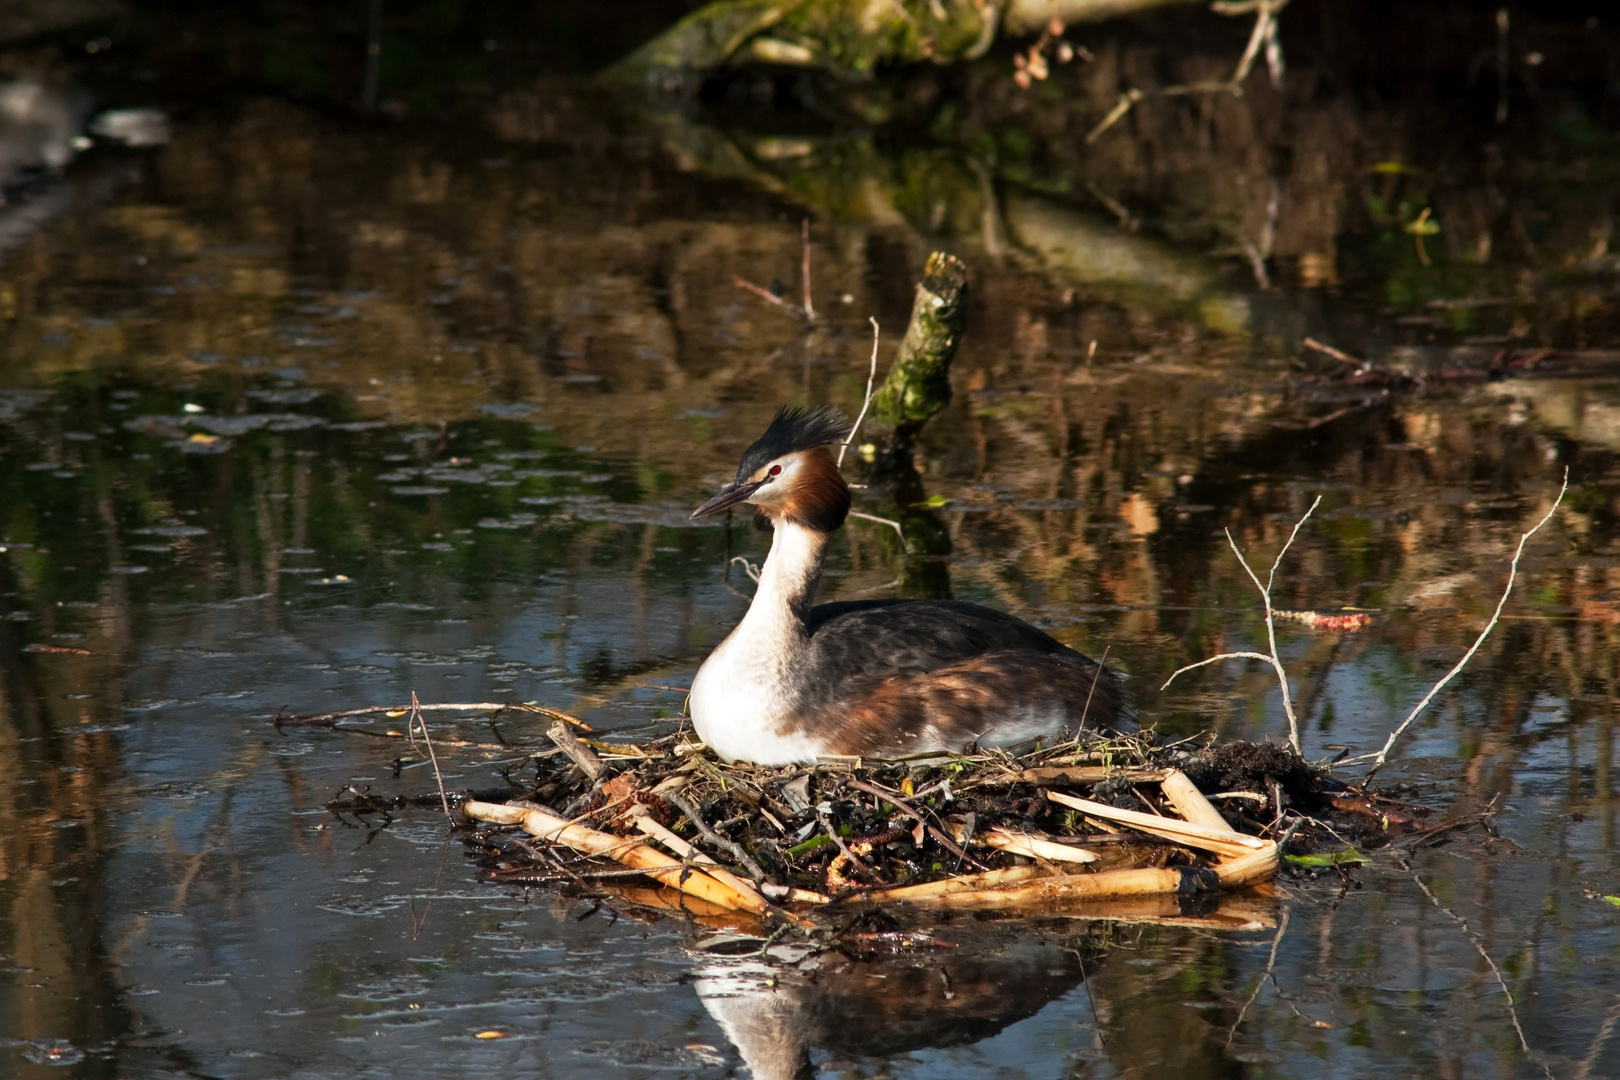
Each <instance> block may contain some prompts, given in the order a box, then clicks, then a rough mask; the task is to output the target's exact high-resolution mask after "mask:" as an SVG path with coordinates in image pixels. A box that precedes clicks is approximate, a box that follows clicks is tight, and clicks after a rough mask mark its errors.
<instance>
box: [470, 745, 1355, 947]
mask: <svg viewBox="0 0 1620 1080" xmlns="http://www.w3.org/2000/svg"><path fill="white" fill-rule="evenodd" d="M552 738H553V740H554V741H555V742H556V744H557V749H556V750H555V751H552V752H550V753H549V755H547V756H543V757H540V758H539V759H538V760H539V762H540V765H539V773H538V776H537V777H536V779H535V781H534V782H533V784H531V785H530V786H529V787H528V790H525V791H522V792H519V793H517V795H516V796H515V797H512V798H508V799H506V800H505V801H502V802H496V801H486V800H480V799H468V800H466V801H464V802H463V803H462V804H461V812H462V814H463V815H465V816H466V817H467V818H469V819H471V820H473V821H477V822H483V823H487V824H488V827H483V828H480V829H479V830H478V831H477V833H476V834H475V836H476V839H475V840H474V850H475V853H476V856H477V857H478V858H479V860H480V861H481V863H482V865H483V867H484V871H485V874H486V876H487V878H488V880H491V881H496V882H503V883H521V884H538V883H547V882H557V883H566V884H570V885H572V886H574V887H579V886H587V887H589V889H590V890H591V891H592V892H593V894H595V895H601V894H602V890H604V889H609V888H623V887H629V888H631V889H633V890H637V891H635V894H634V896H633V897H632V898H633V899H636V900H637V901H638V902H646V901H647V900H648V899H649V897H653V896H661V897H662V899H661V900H659V901H658V902H657V906H666V907H686V908H688V909H691V908H692V905H698V906H699V907H701V908H704V910H707V909H709V908H713V909H718V910H729V911H736V912H745V913H748V914H751V915H756V916H763V917H771V916H780V917H782V918H784V919H788V920H791V921H795V922H799V923H801V924H802V923H805V922H806V921H807V920H806V917H807V916H813V915H815V914H816V913H818V912H823V911H830V910H835V909H836V907H835V908H828V907H827V905H829V904H831V905H837V904H839V903H840V902H846V901H849V900H851V899H857V898H859V899H861V900H864V901H870V902H876V903H882V904H891V903H892V904H895V905H906V904H912V905H916V904H921V905H940V904H948V905H950V906H953V907H964V908H973V909H980V910H983V909H1017V908H1019V907H1025V906H1030V905H1040V906H1043V907H1049V906H1050V905H1051V904H1052V903H1054V902H1063V903H1068V902H1074V903H1082V904H1095V903H1098V902H1108V901H1111V900H1118V899H1121V898H1129V897H1135V898H1141V897H1148V896H1163V897H1172V898H1175V897H1181V898H1185V897H1188V896H1193V895H1198V894H1214V893H1219V892H1221V891H1224V890H1233V889H1240V888H1244V887H1252V886H1256V885H1263V884H1264V883H1265V882H1266V881H1268V880H1269V879H1270V877H1271V876H1272V875H1273V874H1274V873H1275V872H1276V870H1277V867H1278V865H1279V862H1280V855H1281V847H1280V845H1279V843H1278V841H1279V840H1280V839H1282V837H1280V836H1279V835H1278V833H1279V831H1280V829H1281V828H1282V827H1283V822H1284V815H1283V813H1282V809H1283V808H1284V807H1294V808H1303V809H1306V810H1309V811H1318V810H1320V809H1322V808H1328V809H1331V806H1330V803H1329V800H1330V799H1331V798H1332V797H1333V796H1332V794H1331V791H1330V789H1331V788H1333V787H1334V786H1335V785H1333V784H1332V783H1331V782H1330V781H1329V780H1328V779H1327V778H1326V776H1325V774H1324V773H1323V772H1321V771H1320V770H1318V769H1317V768H1315V767H1314V766H1311V765H1310V764H1308V763H1307V762H1305V761H1303V759H1301V758H1299V756H1298V755H1296V754H1294V753H1293V752H1292V751H1290V750H1288V749H1286V748H1283V747H1275V746H1271V745H1267V744H1253V743H1234V744H1229V745H1227V746H1223V747H1220V748H1210V747H1198V746H1195V745H1192V744H1189V743H1187V742H1181V743H1175V744H1170V745H1160V744H1158V742H1157V741H1156V739H1155V736H1154V734H1153V733H1152V732H1143V733H1139V734H1137V735H1132V736H1123V737H1108V738H1100V737H1098V738H1090V739H1085V740H1082V741H1078V742H1068V743H1064V744H1061V745H1058V746H1053V747H1047V748H1043V749H1039V750H1036V751H1034V752H1032V753H1028V754H1024V755H1021V756H1015V755H1011V754H1007V753H1003V752H993V753H991V752H987V753H982V754H976V755H967V756H952V757H944V758H933V759H929V760H923V761H862V760H857V759H849V760H838V761H831V762H825V763H822V764H818V765H815V766H787V767H780V768H763V767H757V766H751V765H745V764H725V763H722V762H719V761H717V760H716V759H715V758H714V756H713V755H712V754H711V753H710V752H709V751H708V750H707V749H706V748H704V747H702V746H701V745H700V744H697V743H694V742H691V741H690V736H688V735H672V736H666V737H664V738H660V739H656V740H652V741H649V742H646V743H642V744H639V745H638V744H632V743H606V742H595V741H589V742H587V741H584V740H581V739H580V738H579V737H577V736H575V735H574V734H573V733H572V731H570V730H569V729H568V727H567V726H566V725H564V724H561V723H559V724H558V725H557V726H556V727H554V728H553V729H552ZM1200 788H1202V791H1200ZM1211 797H1213V800H1212V798H1211ZM1295 820H1297V816H1296V818H1295ZM637 879H642V880H639V881H638V880H637ZM652 884H656V885H658V886H661V889H660V890H659V891H657V892H655V891H654V890H652V889H649V888H648V886H649V885H652ZM669 890H675V892H670V891H669ZM676 893H679V894H681V895H680V896H679V897H676ZM621 895H624V894H623V893H622V892H621ZM672 901H674V902H672ZM705 906H706V907H705Z"/></svg>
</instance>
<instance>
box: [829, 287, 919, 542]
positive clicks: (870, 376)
mask: <svg viewBox="0 0 1620 1080" xmlns="http://www.w3.org/2000/svg"><path fill="white" fill-rule="evenodd" d="M868 321H870V322H871V324H872V364H871V367H870V368H869V369H868V370H867V372H866V397H865V398H863V399H862V400H861V412H860V415H859V416H857V417H855V426H854V427H852V428H850V429H849V438H847V439H845V440H844V443H843V445H842V446H840V447H839V448H838V467H839V468H843V466H844V451H846V450H848V449H849V448H850V445H851V444H852V443H854V441H855V436H856V435H859V434H860V432H861V421H862V420H865V419H866V410H867V409H869V408H871V407H872V384H873V383H875V382H877V354H878V321H877V319H876V317H873V316H868ZM902 539H903V538H902Z"/></svg>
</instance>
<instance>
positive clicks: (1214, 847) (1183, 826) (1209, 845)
mask: <svg viewBox="0 0 1620 1080" xmlns="http://www.w3.org/2000/svg"><path fill="white" fill-rule="evenodd" d="M1046 797H1047V798H1048V799H1050V800H1052V801H1053V802H1055V803H1057V804H1058V805H1060V806H1067V807H1068V808H1069V809H1071V810H1079V811H1081V812H1083V813H1086V814H1090V815H1091V816H1092V817H1097V818H1101V819H1102V820H1104V821H1112V822H1115V823H1117V824H1120V825H1129V826H1130V827H1131V828H1133V829H1137V830H1140V831H1141V832H1145V833H1151V834H1153V835H1154V836H1162V837H1164V838H1165V839H1166V840H1174V841H1175V842H1176V843H1178V844H1185V845H1186V846H1188V847H1195V848H1198V849H1200V850H1203V851H1212V852H1214V853H1215V854H1217V855H1225V856H1231V857H1234V858H1236V857H1242V856H1246V855H1252V854H1255V853H1257V852H1260V851H1265V850H1269V849H1273V848H1275V847H1276V846H1277V845H1276V844H1275V843H1273V842H1272V841H1270V840H1261V839H1259V838H1258V837H1254V836H1246V835H1244V834H1243V833H1240V832H1235V831H1234V830H1233V829H1232V828H1231V827H1230V826H1228V827H1227V828H1226V829H1225V830H1221V829H1212V828H1210V827H1209V826H1207V825H1196V824H1194V823H1192V822H1190V821H1179V820H1177V819H1176V818H1171V817H1154V816H1153V815H1152V814H1144V813H1141V812H1139V811H1136V810H1121V809H1119V808H1118V807H1117V806H1108V805H1106V804H1104V803H1099V802H1092V801H1091V800H1090V799H1079V798H1076V797H1075V796H1073V795H1065V794H1063V793H1062V792H1061V791H1048V792H1047V793H1046Z"/></svg>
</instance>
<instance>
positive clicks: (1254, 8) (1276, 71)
mask: <svg viewBox="0 0 1620 1080" xmlns="http://www.w3.org/2000/svg"><path fill="white" fill-rule="evenodd" d="M1287 6H1288V0H1237V2H1235V3H1216V4H1214V5H1212V7H1213V8H1214V10H1215V11H1217V12H1219V13H1220V14H1222V15H1247V14H1248V13H1250V12H1254V13H1255V19H1254V31H1253V32H1252V33H1251V34H1250V35H1249V44H1248V46H1247V47H1246V48H1245V49H1244V50H1243V57H1242V59H1240V60H1239V61H1238V66H1237V70H1236V71H1234V72H1232V77H1231V78H1230V79H1227V80H1225V81H1222V82H1216V81H1213V80H1205V81H1202V82H1194V83H1182V84H1180V85H1177V86H1161V87H1159V88H1157V89H1155V90H1142V89H1139V88H1137V87H1134V86H1133V87H1131V88H1130V89H1129V90H1127V91H1125V92H1124V93H1123V94H1121V95H1120V96H1119V102H1118V104H1116V105H1115V106H1114V107H1113V108H1112V109H1111V110H1109V113H1108V115H1107V116H1105V117H1103V118H1102V120H1101V121H1100V122H1099V123H1098V124H1097V126H1096V127H1094V128H1092V129H1091V132H1090V134H1088V135H1087V136H1086V142H1087V143H1088V144H1090V143H1094V142H1096V141H1097V140H1098V139H1100V138H1102V136H1103V133H1104V132H1106V131H1107V130H1108V129H1109V128H1111V127H1113V126H1114V125H1115V124H1117V123H1119V122H1120V120H1122V119H1124V117H1125V114H1126V113H1128V112H1130V111H1131V109H1132V108H1134V107H1135V106H1136V104H1137V102H1139V101H1141V100H1142V99H1144V98H1150V97H1186V96H1188V95H1191V94H1231V95H1232V96H1233V97H1241V96H1242V94H1243V81H1244V80H1245V79H1247V78H1248V77H1249V72H1250V71H1251V70H1252V69H1253V68H1254V60H1255V57H1256V56H1258V55H1259V54H1260V49H1261V46H1264V47H1265V50H1266V66H1267V68H1269V69H1270V72H1271V85H1272V86H1275V87H1278V88H1281V86H1282V77H1283V70H1284V65H1283V55H1282V43H1281V42H1280V41H1279V40H1278V38H1277V14H1278V12H1280V11H1282V9H1283V8H1285V7H1287ZM1263 287H1264V286H1262V288H1263Z"/></svg>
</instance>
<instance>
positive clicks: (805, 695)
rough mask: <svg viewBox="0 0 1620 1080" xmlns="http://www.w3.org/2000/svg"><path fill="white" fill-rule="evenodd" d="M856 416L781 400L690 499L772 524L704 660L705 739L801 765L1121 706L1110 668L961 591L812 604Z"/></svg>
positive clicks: (1105, 715)
mask: <svg viewBox="0 0 1620 1080" xmlns="http://www.w3.org/2000/svg"><path fill="white" fill-rule="evenodd" d="M848 431H849V421H848V420H847V419H845V418H844V416H843V414H841V413H839V412H838V411H837V410H835V409H829V408H820V409H813V410H809V411H806V410H801V409H783V410H782V411H780V412H778V413H777V414H776V419H774V420H773V421H771V426H770V427H769V428H768V429H766V431H765V434H764V435H762V436H761V437H760V439H759V441H758V442H756V443H754V445H752V446H750V447H749V448H748V450H747V452H746V453H744V454H743V456H742V463H741V464H740V465H739V466H738V467H737V478H736V480H734V481H733V482H732V483H730V484H727V485H726V486H725V487H723V488H721V489H720V493H719V494H717V495H716V496H715V497H714V498H712V499H710V500H709V501H708V502H706V503H704V504H703V505H702V506H700V507H698V508H697V509H696V510H695V511H693V513H692V516H693V517H694V518H698V517H704V516H706V515H708V514H714V513H718V512H719V511H721V510H724V509H726V508H727V507H729V506H735V505H737V504H738V503H750V504H752V505H753V507H754V522H755V524H756V525H759V526H761V527H769V528H770V529H771V530H772V531H773V534H774V535H773V536H772V539H771V552H770V555H769V556H768V557H767V558H766V560H765V566H764V568H763V569H762V570H761V571H760V575H759V588H758V590H757V591H756V592H755V593H754V599H753V602H752V603H751V604H750V605H749V607H748V614H747V615H745V616H743V620H742V622H740V623H738V624H737V628H736V629H735V630H733V631H732V632H731V634H730V635H729V636H728V637H727V638H726V639H725V640H724V641H722V642H721V643H720V646H719V648H717V649H715V650H714V652H712V653H710V654H709V658H708V659H707V660H705V661H704V662H703V666H702V667H700V668H699V669H698V673H697V678H695V679H694V680H693V681H692V694H691V698H690V702H689V703H690V709H691V714H692V726H693V727H694V728H696V729H697V733H698V737H699V738H701V739H702V740H703V741H704V742H705V743H707V744H708V745H709V746H710V747H712V748H713V749H714V751H715V753H717V754H719V755H720V756H721V757H722V758H724V759H725V760H727V761H739V760H740V761H752V762H754V763H756V764H759V765H788V764H795V763H801V762H803V763H808V762H813V761H815V760H816V759H817V758H818V757H824V756H829V755H857V754H858V755H862V756H866V757H897V756H903V755H910V754H918V753H937V752H953V753H954V752H960V751H963V750H967V749H968V748H970V747H972V746H975V745H977V746H981V747H994V746H1012V745H1016V744H1018V743H1023V742H1028V741H1030V740H1033V739H1037V738H1043V737H1047V736H1052V735H1057V734H1059V733H1063V732H1073V731H1074V730H1075V729H1077V728H1078V727H1079V726H1080V724H1081V723H1083V722H1087V721H1089V722H1092V723H1095V724H1099V725H1106V724H1110V723H1112V722H1113V721H1114V720H1115V719H1117V718H1118V717H1119V715H1120V711H1121V695H1120V689H1119V681H1118V677H1117V676H1116V675H1115V674H1114V673H1113V672H1111V671H1108V670H1106V669H1104V668H1103V667H1101V666H1100V665H1098V664H1097V663H1096V662H1095V661H1093V660H1090V659H1088V658H1087V657H1085V656H1082V655H1081V654H1080V653H1078V652H1075V651H1074V650H1073V649H1071V648H1069V647H1068V646H1067V645H1064V644H1062V643H1061V642H1058V641H1056V640H1054V639H1053V638H1051V637H1049V636H1047V635H1046V634H1044V633H1042V632H1041V631H1039V630H1037V629H1035V627H1033V626H1031V625H1029V624H1028V623H1026V622H1024V621H1023V620H1021V619H1016V618H1014V617H1013V616H1011V615H1006V614H1003V613H1002V612H999V611H993V610H991V609H990V608H985V607H980V606H979V605H977V604H966V603H962V602H961V601H957V600H852V601H842V602H838V603H832V604H822V605H820V606H818V607H811V606H810V605H811V601H812V600H813V599H814V598H815V593H816V583H817V581H818V580H819V579H820V577H821V564H822V560H823V558H824V557H825V556H826V553H827V543H828V541H829V540H830V539H831V538H832V534H833V532H834V531H836V530H837V529H838V527H839V526H840V525H842V524H843V523H844V518H845V517H846V516H847V515H848V514H849V504H850V499H849V485H848V484H846V483H845V482H844V477H843V475H842V474H841V473H840V472H839V470H838V463H837V462H836V461H834V460H833V456H832V454H830V453H829V452H828V450H827V447H828V446H829V445H830V444H834V443H839V442H842V441H843V440H844V438H845V436H846V433H847V432H848Z"/></svg>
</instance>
